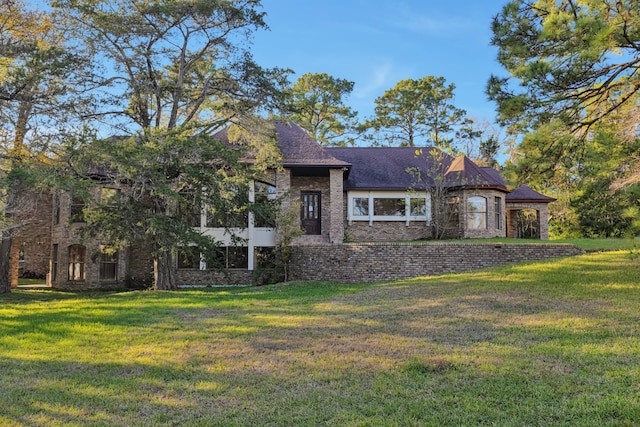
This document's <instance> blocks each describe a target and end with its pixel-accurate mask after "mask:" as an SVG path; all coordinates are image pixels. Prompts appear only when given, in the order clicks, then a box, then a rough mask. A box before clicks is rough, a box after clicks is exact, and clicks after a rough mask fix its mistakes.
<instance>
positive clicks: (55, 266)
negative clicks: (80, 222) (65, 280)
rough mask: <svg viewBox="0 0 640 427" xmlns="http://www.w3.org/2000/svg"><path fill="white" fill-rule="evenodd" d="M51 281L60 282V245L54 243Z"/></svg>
mask: <svg viewBox="0 0 640 427" xmlns="http://www.w3.org/2000/svg"><path fill="white" fill-rule="evenodd" d="M51 280H52V281H53V282H55V281H56V280H58V244H57V243H54V244H53V246H52V247H51Z"/></svg>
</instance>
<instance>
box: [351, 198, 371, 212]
mask: <svg viewBox="0 0 640 427" xmlns="http://www.w3.org/2000/svg"><path fill="white" fill-rule="evenodd" d="M352 213H353V216H369V198H368V197H354V198H353V212H352Z"/></svg>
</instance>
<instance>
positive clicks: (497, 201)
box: [493, 196, 503, 230]
mask: <svg viewBox="0 0 640 427" xmlns="http://www.w3.org/2000/svg"><path fill="white" fill-rule="evenodd" d="M493 209H494V211H495V222H496V223H495V227H496V230H502V223H503V219H502V218H503V216H502V197H498V196H495V197H494V206H493Z"/></svg>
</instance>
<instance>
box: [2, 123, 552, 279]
mask: <svg viewBox="0 0 640 427" xmlns="http://www.w3.org/2000/svg"><path fill="white" fill-rule="evenodd" d="M274 126H275V131H276V133H277V136H278V145H279V148H280V151H281V153H282V158H283V161H282V168H281V169H279V170H271V171H269V172H268V173H267V174H265V176H263V177H261V178H260V179H259V180H257V179H256V180H255V181H254V185H253V188H252V189H251V190H250V194H249V200H250V201H251V202H256V201H260V200H269V199H273V198H278V197H285V199H286V200H289V203H284V204H283V206H284V208H289V209H291V208H295V209H299V225H300V228H301V229H302V230H303V234H302V235H300V236H298V237H296V238H295V239H294V240H293V241H292V246H293V247H296V246H297V247H300V246H310V245H342V244H343V243H344V242H385V241H412V240H424V239H433V238H436V237H440V236H446V237H460V238H471V237H473V238H478V237H479V238H488V237H537V238H542V239H547V238H548V226H547V219H548V211H547V205H548V203H550V202H552V201H553V200H554V199H552V198H549V197H546V196H544V195H541V194H539V193H537V192H535V191H534V190H532V189H530V188H528V187H524V186H523V187H520V188H518V189H516V190H515V191H513V192H511V191H509V189H508V188H507V186H506V184H505V182H504V180H503V178H502V177H501V176H500V174H499V172H498V171H496V170H494V169H491V168H488V167H481V166H478V165H477V164H475V163H474V162H473V161H471V160H470V159H469V158H467V157H464V156H461V157H454V156H451V155H448V154H446V153H443V152H441V151H439V150H435V149H433V148H426V147H425V148H422V149H419V148H414V147H377V148H373V147H366V148H365V147H355V148H325V147H322V146H321V145H320V144H318V143H317V142H316V141H315V140H314V139H313V138H311V137H310V136H309V135H308V134H307V133H306V132H305V131H304V130H303V129H302V128H301V127H299V126H298V125H296V124H295V123H292V122H286V121H276V122H274ZM214 137H215V138H217V139H219V140H221V141H228V136H227V131H226V130H222V131H220V132H218V133H216V134H215V135H214ZM100 191H101V193H102V194H101V195H99V196H100V197H103V198H104V197H109V195H110V194H111V193H112V192H113V191H117V189H114V188H108V187H107V186H105V187H104V188H102V189H101V190H100ZM294 202H297V203H294ZM298 204H299V207H297V205H298ZM51 206H52V207H51V214H50V218H51V219H50V221H49V222H50V227H49V232H48V234H47V239H41V240H42V241H45V240H46V241H47V242H48V245H47V246H49V247H48V248H46V249H43V248H41V250H44V251H45V253H46V254H48V258H49V259H50V263H49V273H48V282H49V283H50V284H51V285H52V286H53V287H56V288H60V289H78V288H92V287H95V288H101V289H104V288H111V287H113V288H115V287H122V286H123V285H125V284H127V283H146V282H148V281H149V280H150V272H151V271H152V261H151V257H150V255H149V254H150V250H149V248H148V246H147V245H146V244H145V242H144V241H140V242H139V243H136V244H134V245H132V246H131V247H129V248H127V249H126V250H121V251H118V252H115V253H113V252H107V251H103V250H102V246H101V243H103V244H104V243H105V242H99V241H96V242H93V243H92V246H91V247H88V246H85V245H84V244H82V243H81V242H80V239H79V230H80V228H81V227H82V223H81V222H80V221H81V220H79V219H78V218H79V217H78V215H77V213H78V212H80V211H81V210H82V208H83V205H82V202H81V201H79V200H75V199H74V198H73V196H72V195H70V194H68V193H57V194H56V195H54V196H53V197H52V201H51ZM207 215H208V213H207V212H206V210H203V212H202V213H201V214H200V218H194V224H193V225H194V227H197V228H199V230H200V232H201V233H204V234H206V235H210V236H213V237H215V238H216V239H217V240H218V241H220V242H221V243H222V248H221V251H220V259H219V260H217V261H216V262H215V265H208V264H207V262H205V261H203V260H200V259H189V258H187V257H185V256H179V257H178V260H177V265H176V278H177V281H178V283H180V284H196V285H205V284H214V283H224V284H247V283H251V282H252V281H253V277H254V274H255V272H256V271H259V270H260V269H261V268H262V267H264V266H265V263H267V262H268V260H270V259H271V258H273V254H274V250H275V248H276V247H277V246H278V245H279V243H280V242H279V239H280V237H279V235H278V227H277V224H275V227H274V224H272V223H268V222H265V221H262V220H261V219H260V218H255V217H254V216H253V214H251V213H250V214H249V215H248V216H247V217H246V218H243V219H242V221H241V223H239V224H237V225H236V226H235V227H229V224H220V223H219V222H216V221H212V218H208V217H207ZM296 215H297V214H296ZM222 225H227V226H226V227H223V226H222ZM237 238H240V239H241V241H242V242H243V243H242V244H241V245H238V244H237V242H238V239H237ZM16 244H17V245H18V244H19V243H16ZM24 255H25V256H32V254H24ZM14 256H15V254H14ZM219 266H222V267H223V269H222V270H221V269H220V268H219Z"/></svg>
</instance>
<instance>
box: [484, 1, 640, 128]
mask: <svg viewBox="0 0 640 427" xmlns="http://www.w3.org/2000/svg"><path fill="white" fill-rule="evenodd" d="M492 29H493V34H494V35H493V39H492V44H493V45H495V46H497V47H498V49H499V52H498V61H499V62H500V63H501V64H502V65H503V66H504V68H505V69H506V70H507V71H508V72H509V74H510V77H508V78H500V77H497V76H492V77H491V79H490V80H489V84H488V88H487V92H488V94H489V96H490V98H491V99H493V100H495V101H496V102H497V103H498V113H499V118H500V119H501V121H502V122H503V123H506V124H518V125H519V126H524V127H526V128H535V127H536V126H537V124H544V123H546V122H549V121H550V120H551V119H556V120H560V121H562V122H563V123H566V124H568V125H569V126H571V128H572V129H574V130H575V129H579V128H589V127H590V126H592V125H594V124H596V123H598V122H599V121H600V120H601V119H603V118H605V117H606V116H608V115H609V114H611V113H613V112H615V111H618V110H619V109H620V108H623V107H626V106H632V107H633V108H632V110H633V111H632V112H633V114H632V115H630V116H629V117H628V118H627V119H628V121H627V123H629V124H632V125H633V126H634V127H635V126H636V125H637V123H638V120H637V117H638V116H637V115H638V108H637V97H636V92H637V89H638V87H639V85H640V75H639V74H638V72H637V70H638V65H639V64H640V48H639V47H638V43H637V41H638V40H639V39H640V4H639V3H638V2H637V1H636V0H625V1H619V0H616V1H614V0H601V1H591V0H562V1H556V0H539V1H531V0H514V1H510V2H509V3H508V4H507V5H506V6H504V8H503V10H502V12H501V13H499V14H498V15H497V16H496V17H495V18H494V21H493V26H492ZM511 80H516V81H518V82H519V83H520V85H519V89H518V88H514V87H512V86H513V85H510V81H511Z"/></svg>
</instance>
